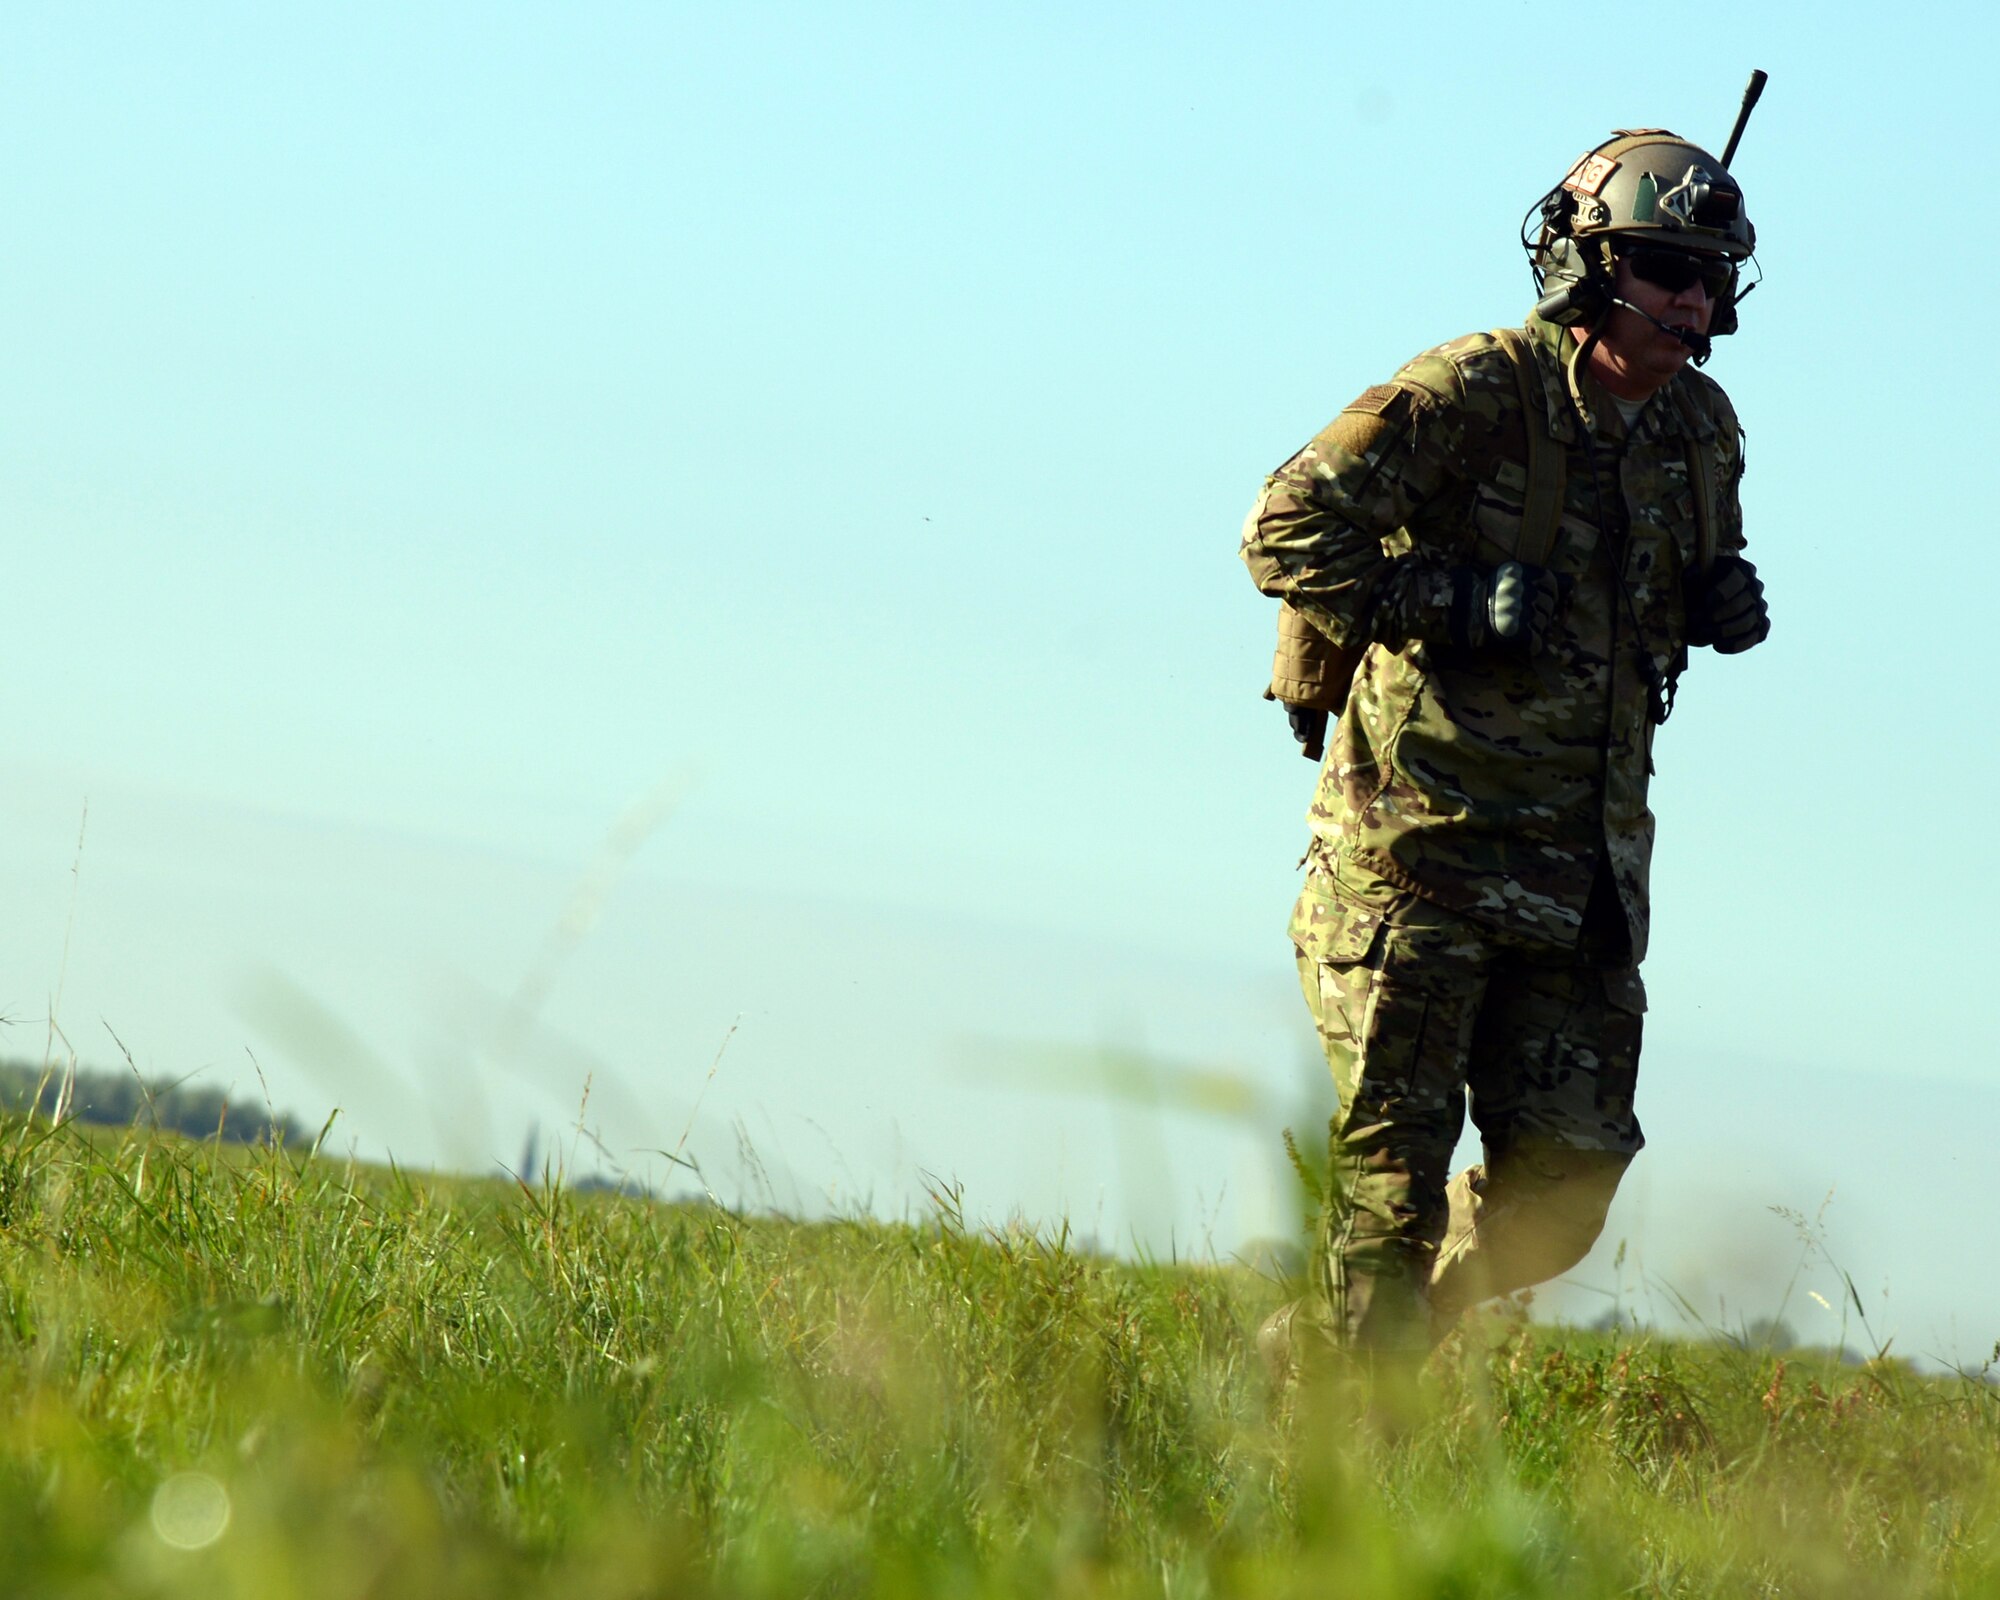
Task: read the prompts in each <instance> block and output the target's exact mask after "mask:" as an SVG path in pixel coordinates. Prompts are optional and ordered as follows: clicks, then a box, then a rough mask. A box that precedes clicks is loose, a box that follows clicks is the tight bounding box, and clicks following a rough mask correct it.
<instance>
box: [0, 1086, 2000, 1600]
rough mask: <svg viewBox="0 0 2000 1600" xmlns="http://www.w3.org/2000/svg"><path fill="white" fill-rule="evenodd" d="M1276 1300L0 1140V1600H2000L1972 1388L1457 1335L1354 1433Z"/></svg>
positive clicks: (815, 1232) (1216, 1287)
mask: <svg viewBox="0 0 2000 1600" xmlns="http://www.w3.org/2000/svg"><path fill="white" fill-rule="evenodd" d="M1280 1295H1281V1290H1280V1289H1279V1288H1278V1287H1277V1286H1276V1285H1273V1284H1270V1283H1267V1282H1265V1281H1263V1280H1261V1279H1259V1278H1257V1277H1256V1276H1255V1275H1253V1274H1250V1273H1247V1272H1244V1271H1241V1270H1239V1269H1232V1268H1218V1267H1210V1268H1200V1267H1187V1266H1180V1267H1174V1268H1166V1267H1144V1266H1140V1267H1134V1266H1129V1265H1121V1264H1117V1263H1111V1262H1106V1261H1101V1260H1098V1259H1095V1258H1092V1257H1089V1256H1086V1255H1082V1254H1079V1253H1077V1252H1075V1251H1073V1250H1071V1249H1070V1248H1068V1247H1067V1246H1066V1244H1065V1243H1064V1242H1063V1241H1062V1240H1061V1239H1060V1237H1038V1236H1035V1235H1033V1234H1030V1233H1027V1232H1013V1233H1007V1234H1000V1235H992V1234H980V1233H977V1232H975V1231H971V1230H968V1229H967V1228H966V1227H965V1226H964V1225H963V1224H962V1221H961V1219H960V1217H959V1215H958V1214H957V1210H956V1201H955V1198H954V1197H953V1196H952V1195H950V1194H949V1193H945V1194H942V1195H941V1196H940V1197H939V1204H938V1208H937V1210H936V1213H935V1214H934V1215H933V1217H932V1218H931V1219H930V1220H929V1221H928V1222H927V1223H925V1224H923V1225H921V1226H914V1225H909V1226H897V1225H882V1224H876V1223H864V1222H847V1223H824V1224H813V1225H805V1224H797V1223H791V1222H786V1221H782V1220H774V1219H764V1218H746V1217H739V1216H735V1215H732V1214H730V1213H728V1212H726V1211H723V1210H720V1209H716V1208H712V1207H675V1206H662V1205H655V1204H650V1203H646V1202H641V1201H634V1200H620V1199H615V1198H610V1197H603V1196H592V1197H579V1196H576V1195H573V1194H571V1193H568V1192H565V1191H563V1190H561V1189H558V1188H552V1187H543V1188H540V1189H535V1190H532V1191H531V1190H528V1189H524V1188H521V1187H519V1186H515V1187H513V1188H508V1187H506V1186H503V1185H500V1184H497V1183H487V1182H474V1181H453V1180H446V1179H429V1178H426V1179H424V1180H421V1181H418V1180H413V1179H410V1178H408V1177H405V1176H402V1175H399V1174H396V1173H393V1172H386V1173H385V1172H382V1171H379V1170H374V1169H366V1168H353V1167H348V1166H343V1165H341V1164H338V1163H333V1162H327V1161H313V1160H307V1159H304V1158H302V1157H300V1156H297V1155H295V1154H285V1153H280V1152H274V1151H271V1150H268V1149H267V1150H263V1151H243V1150H235V1151H229V1150H223V1151H218V1150H217V1149H216V1148H215V1146H214V1145H213V1144H210V1145H199V1144H192V1143H188V1142H184V1141H180V1140H177V1139H174V1138H172V1137H170V1136H165V1135H159V1134H153V1133H141V1132H132V1133H128V1134H123V1135H120V1134H115V1133H114V1134H106V1133H104V1132H102V1131H99V1132H98V1133H96V1134H94V1135H90V1136H86V1135H85V1134H84V1133H82V1132H81V1131H79V1130H78V1129H76V1128H75V1127H74V1126H70V1127H64V1128H60V1129H55V1130H51V1129H50V1128H49V1126H48V1125H47V1124H46V1123H26V1122H21V1121H18V1120H17V1121H14V1122H11V1123H4V1124H0V1391H4V1393H0V1405H4V1408H5V1409H4V1415H5V1419H6V1421H5V1426H4V1433H0V1528H4V1530H5V1536H4V1538H0V1592H4V1593H6V1594H9V1595H12V1594H51V1595H58V1594H59V1595H107V1596H108V1595H121V1596H123V1595H191V1596H192V1595H200V1596H203V1597H205V1600H206V1597H211V1596H216V1597H229V1596H239V1595H240V1596H253V1595H254V1596H258V1597H273V1596H276V1597H284V1596H293V1595H297V1596H313V1597H317V1596H342V1597H345V1596H361V1595H380V1596H392V1595H398V1596H399V1595H412V1596H415V1595H422V1596H456V1595H467V1596H472V1595H477V1596H485V1597H490V1596H500V1595H506V1596H510V1597H511V1596H524V1595H565V1596H567V1595H587V1596H592V1597H603V1600H613V1597H618V1596H627V1595H652V1594H661V1595H669V1594H670V1595H704V1594H718V1595H722V1594H726V1595H770V1596H787V1597H789V1596H796V1595H807V1594H814V1595H878V1594H879V1595H892V1596H899V1595H907V1596H912V1597H915V1596H924V1597H931V1596H948V1595H961V1594H962V1595H986V1594H994V1595H1001V1594H1005V1595H1016V1594H1032V1595H1036V1596H1045V1597H1051V1600H1053V1597H1065V1596H1079V1597H1081V1596H1098V1595H1174V1596H1199V1595H1226V1594H1243V1595H1259V1596H1261V1595H1272V1596H1277V1595H1298V1596H1308V1595H1310V1596H1314V1597H1324V1596H1329V1595H1336V1596H1374V1595H1382V1596H1401V1595H1411V1596H1414V1595H1450V1596H1465V1597H1472V1596H1487V1595H1493V1596H1500V1595H1545V1594H1546V1595H1611V1594H1625V1593H1636V1594H1672V1595H1690V1596H1696V1595H1699V1596H1710V1595H1724V1594H1731V1595H1733V1594H1745V1595H1749V1594H1757V1595H1775V1594H1799V1595H1822V1594H1880V1595H1885V1596H1887V1595H1896V1596H1905V1595H1921V1594H1933V1593H1935V1594H1944V1593H1983V1592H1988V1591H1989V1590H1990V1591H1992V1592H1996V1593H2000V1562H1996V1551H1995V1547H1994V1543H1993V1532H1994V1529H1995V1526H1996V1515H2000V1475H1996V1452H1995V1445H1996V1442H2000V1412H1996V1404H2000V1402H1996V1397H1995V1395H1994V1393H1993V1392H1992V1391H1991V1390H1990V1389H1989V1387H1988V1386H1987V1385H1986V1384H1984V1383H1982V1382H1979V1381H1976V1380H1971V1379H1946V1380H1941V1379H1927V1378H1919V1377H1917V1376H1915V1375H1913V1374H1912V1373H1910V1372H1909V1371H1907V1370H1906V1369H1903V1368H1901V1367H1899V1366H1894V1365H1889V1364H1884V1363H1877V1364H1876V1365H1875V1366H1872V1367H1868V1368H1861V1369H1857V1368H1853V1367H1843V1366H1839V1365H1837V1364H1835V1363H1833V1362H1832V1361H1831V1360H1830V1359H1829V1358H1825V1357H1817V1356H1802V1355H1797V1354H1795V1355H1794V1356H1793V1358H1792V1359H1791V1361H1790V1363H1789V1364H1784V1363H1783V1362H1781V1361H1780V1359H1779V1358H1778V1357H1776V1356H1774V1355H1773V1354H1771V1353H1770V1352H1754V1351H1743V1350H1736V1349H1731V1348H1728V1347H1726V1346H1720V1345H1718V1346H1707V1345H1697V1344H1685V1343H1671V1342H1665V1341H1657V1340H1650V1339H1646V1338H1643V1337H1641V1338H1638V1339H1632V1338H1629V1337H1626V1338H1622V1339H1621V1338H1619V1337H1615V1336H1611V1335H1602V1334H1598V1335H1586V1334H1576V1333H1561V1332H1555V1331H1551V1330H1547V1329H1537V1328H1528V1327H1522V1326H1515V1325H1508V1324H1504V1323H1495V1324H1493V1325H1491V1327H1490V1329H1489V1331H1488V1335H1487V1336H1485V1337H1481V1338H1477V1339H1472V1340H1468V1341H1467V1345H1466V1348H1464V1349H1460V1350H1456V1351H1454V1352H1451V1353H1450V1354H1449V1356H1448V1358H1446V1359H1443V1360H1440V1361H1439V1362H1437V1363H1435V1364H1434V1367H1433V1370H1432V1371H1431V1372H1430V1373H1429V1375H1428V1376H1427V1377H1426V1380H1425V1397H1424V1398H1425V1404H1424V1407H1423V1410H1422V1412H1421V1415H1420V1416H1419V1417H1418V1418H1417V1420H1416V1421H1415V1423H1414V1425H1413V1426H1411V1427H1410V1428H1409V1429H1408V1430H1407V1431H1403V1432H1400V1433H1399V1434H1398V1435H1397V1436H1396V1437H1394V1438H1390V1437H1385V1436H1383V1435H1382V1434H1381V1433H1379V1432H1377V1431H1375V1430H1372V1429H1371V1428H1369V1427H1367V1426H1365V1425H1363V1424H1362V1423H1360V1422H1359V1421H1358V1420H1356V1419H1355V1418H1353V1417H1351V1416H1349V1415H1347V1414H1346V1413H1345V1412H1344V1411H1343V1409H1342V1398H1341V1396H1340V1395H1339V1394H1337V1393H1336V1394H1328V1395H1323V1396H1314V1397H1309V1398H1308V1399H1306V1400H1299V1401H1295V1402H1293V1403H1287V1404H1283V1405H1274V1404H1273V1403H1272V1401H1271V1398H1270V1396H1269V1394H1268V1392H1267V1389H1266V1385H1265V1383H1264V1379H1263V1376H1262V1373H1261V1370H1260V1369H1259V1367H1258V1366H1257V1362H1256V1358H1255V1353H1254V1349H1253V1347H1252V1344H1251V1338H1250V1335H1251V1330H1253V1329H1254V1328H1255V1326H1256V1324H1257V1321H1258V1320H1259V1319H1260V1318H1261V1316H1262V1315H1263V1314H1264V1312H1265V1311H1267V1310H1268V1309H1269V1308H1270V1306H1271V1304H1272V1303H1273V1302H1274V1301H1276V1300H1277V1299H1278V1298H1279V1297H1280Z"/></svg>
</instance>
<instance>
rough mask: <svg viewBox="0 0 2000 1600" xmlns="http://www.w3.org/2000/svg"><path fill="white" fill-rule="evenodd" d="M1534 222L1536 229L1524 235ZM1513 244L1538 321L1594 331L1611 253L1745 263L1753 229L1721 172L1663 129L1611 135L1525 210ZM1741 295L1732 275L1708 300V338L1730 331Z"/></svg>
mask: <svg viewBox="0 0 2000 1600" xmlns="http://www.w3.org/2000/svg"><path fill="white" fill-rule="evenodd" d="M1537 212H1539V213H1540V228H1539V230H1538V232H1537V233H1536V235H1535V237H1534V238H1532V239H1530V238H1529V236H1528V227H1529V226H1530V225H1531V223H1532V222H1533V220H1534V218H1535V216H1536V213H1537ZM1521 243H1522V246H1523V247H1524V248H1525V249H1526V250H1527V252H1528V257H1529V261H1530V263H1531V265H1532V266H1533V269H1534V273H1535V287H1536V288H1537V290H1539V291H1540V293H1541V296H1542V300H1541V304H1540V305H1538V306H1537V307H1536V308H1535V309H1536V312H1537V314H1538V315H1540V316H1541V317H1542V319H1543V320H1544V321H1547V322H1556V323H1564V324H1577V323H1595V322H1596V320H1597V319H1598V317H1599V316H1601V315H1602V314H1603V312H1604V311H1605V310H1607V309H1608V308H1609V306H1610V304H1611V275H1612V251H1613V250H1614V249H1616V248H1617V247H1618V246H1620V245H1629V244H1638V243H1646V244H1654V245H1663V246H1665V247H1667V248H1669V249H1672V250H1680V251H1686V252H1689V253H1691V254H1695V255H1713V256H1720V257H1723V258H1725V259H1727V260H1728V261H1729V262H1730V263H1732V264H1740V263H1742V262H1745V261H1748V260H1749V259H1750V257H1751V254H1752V253H1753V252H1754V251H1755V250H1756V248H1757V230H1756V229H1755V228H1753V227H1752V226H1751V225H1750V218H1749V215H1748V213H1747V212H1746V211H1745V210H1744V206H1743V190H1742V188H1741V187H1740V186H1739V185H1738V184H1737V182H1736V180H1735V179H1734V178H1732V177H1731V176H1730V175H1729V169H1728V168H1727V167H1725V166H1724V165H1723V164H1722V162H1720V161H1718V160H1717V159H1716V158H1715V157H1714V156H1712V155H1710V154H1709V153H1708V152H1707V151H1706V150H1704V149H1702V147H1701V146H1700V145H1697V144H1692V143H1690V142H1689V141H1688V140H1686V139H1683V138H1682V137H1681V136H1680V135H1679V134H1676V133H1669V132H1668V131H1667V130H1666V129H1665V128H1621V129H1619V130H1618V131H1617V132H1616V133H1614V134H1613V135H1612V136H1611V137H1610V138H1609V139H1607V140H1605V141H1604V143H1602V144H1600V145H1598V146H1597V147H1596V148H1595V149H1592V150H1589V151H1586V152H1585V153H1584V154H1583V155H1582V156H1581V157H1580V158H1579V159H1578V160H1577V162H1576V164H1575V165H1574V166H1572V167H1571V168H1570V170H1569V174H1568V176H1566V177H1565V178H1564V179H1563V180H1562V182H1561V183H1559V184H1557V185H1556V186H1555V188H1553V189H1551V190H1550V191H1549V192H1548V193H1547V194H1545V195H1544V196H1542V198H1541V199H1540V200H1539V201H1537V202H1536V203H1535V205H1534V206H1532V207H1530V208H1529V212H1528V216H1527V217H1526V218H1524V219H1523V221H1522V229H1521ZM1747 292H1748V290H1747V289H1745V288H1740V287H1739V274H1738V273H1737V272H1734V271H1732V272H1731V274H1730V277H1729V281H1728V285H1727V287H1726V288H1725V289H1724V290H1723V292H1722V293H1721V294H1719V295H1717V296H1716V304H1715V314H1714V316H1713V318H1712V319H1711V321H1710V323H1709V334H1710V336H1711V337H1716V336H1720V335H1722V334H1727V333H1734V332H1735V331H1736V306H1737V302H1738V301H1740V300H1741V299H1742V297H1743V295H1744V294H1745V293H1747Z"/></svg>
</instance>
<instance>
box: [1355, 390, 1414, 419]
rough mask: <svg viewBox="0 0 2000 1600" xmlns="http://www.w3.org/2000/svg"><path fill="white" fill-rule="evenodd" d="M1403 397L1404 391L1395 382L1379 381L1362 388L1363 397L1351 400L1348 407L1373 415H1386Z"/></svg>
mask: <svg viewBox="0 0 2000 1600" xmlns="http://www.w3.org/2000/svg"><path fill="white" fill-rule="evenodd" d="M1402 397H1403V391H1402V390H1401V389H1398V388H1397V387H1396V386H1395V385H1394V384H1393V383H1378V384H1376V385H1375V386H1374V387H1373V388H1370V389H1364V390H1362V392H1361V397H1360V398H1359V399H1358V400H1350V401H1349V402H1348V403H1347V407H1346V409H1347V410H1349V411H1361V412H1366V413H1367V414H1368V415H1369V416H1371V417H1386V416H1388V415H1389V413H1390V412H1391V411H1392V410H1394V409H1395V408H1396V402H1397V401H1398V400H1400V399H1401V398H1402Z"/></svg>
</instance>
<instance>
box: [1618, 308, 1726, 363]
mask: <svg viewBox="0 0 2000 1600" xmlns="http://www.w3.org/2000/svg"><path fill="white" fill-rule="evenodd" d="M1611 303H1612V304H1613V305H1614V306H1623V307H1624V308H1625V309H1626V310H1627V311H1629V312H1631V313H1632V315H1633V316H1635V317H1643V318H1644V319H1645V320H1646V321H1648V322H1650V323H1651V324H1652V325H1653V326H1654V327H1656V328H1658V329H1659V330H1660V332H1662V333H1664V334H1666V335H1667V336H1668V337H1669V338H1673V339H1678V340H1680V342H1681V343H1682V344H1684V345H1686V346H1687V347H1688V349H1690V350H1691V351H1693V352H1694V364H1695V365H1696V366H1700V365H1701V364H1702V363H1703V362H1704V361H1706V360H1707V359H1708V358H1709V356H1710V355H1711V354H1712V353H1713V351H1714V349H1715V344H1714V341H1712V340H1711V339H1710V338H1709V336H1708V335H1707V334H1705V333H1696V332H1695V331H1694V329H1692V328H1673V327H1669V326H1668V325H1667V324H1666V323H1664V322H1662V321H1661V320H1660V319H1659V318H1658V317H1656V316H1654V315H1653V314H1652V313H1651V312H1649V311H1641V310H1640V309H1639V308H1638V307H1637V306H1635V305H1634V304H1632V302H1631V301H1630V300H1620V299H1619V298H1618V296H1616V295H1613V296H1612V297H1611Z"/></svg>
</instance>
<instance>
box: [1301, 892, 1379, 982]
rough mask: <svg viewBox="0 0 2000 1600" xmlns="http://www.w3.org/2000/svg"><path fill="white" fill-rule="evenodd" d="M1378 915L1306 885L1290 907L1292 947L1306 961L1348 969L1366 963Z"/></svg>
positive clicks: (1376, 929)
mask: <svg viewBox="0 0 2000 1600" xmlns="http://www.w3.org/2000/svg"><path fill="white" fill-rule="evenodd" d="M1381 928H1382V914H1381V913H1380V912H1379V911H1371V910H1369V909H1368V908H1367V907H1365V906H1355V905H1349V904H1348V903H1347V902H1346V901H1345V900H1336V899H1335V898H1334V897H1333V896H1332V895H1330V894H1326V893H1324V892H1322V891H1321V890H1318V889H1315V888H1313V887H1311V886H1310V885H1308V886H1307V887H1306V889H1305V891H1304V892H1303V893H1302V894H1300V896H1299V898H1298V903H1297V904H1296V905H1294V906H1293V907H1292V929H1291V932H1292V943H1293V944H1294V945H1296V946H1297V947H1298V951H1299V954H1300V955H1302V956H1304V957H1305V958H1306V959H1307V960H1308V961H1315V962H1325V963H1328V964H1329V965H1332V966H1351V965H1352V964H1353V963H1354V962H1357V961H1365V960H1367V959H1368V952H1369V950H1370V948H1371V947H1372V946H1373V945H1374V943H1375V935H1376V934H1377V933H1379V932H1380V931H1381Z"/></svg>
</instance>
